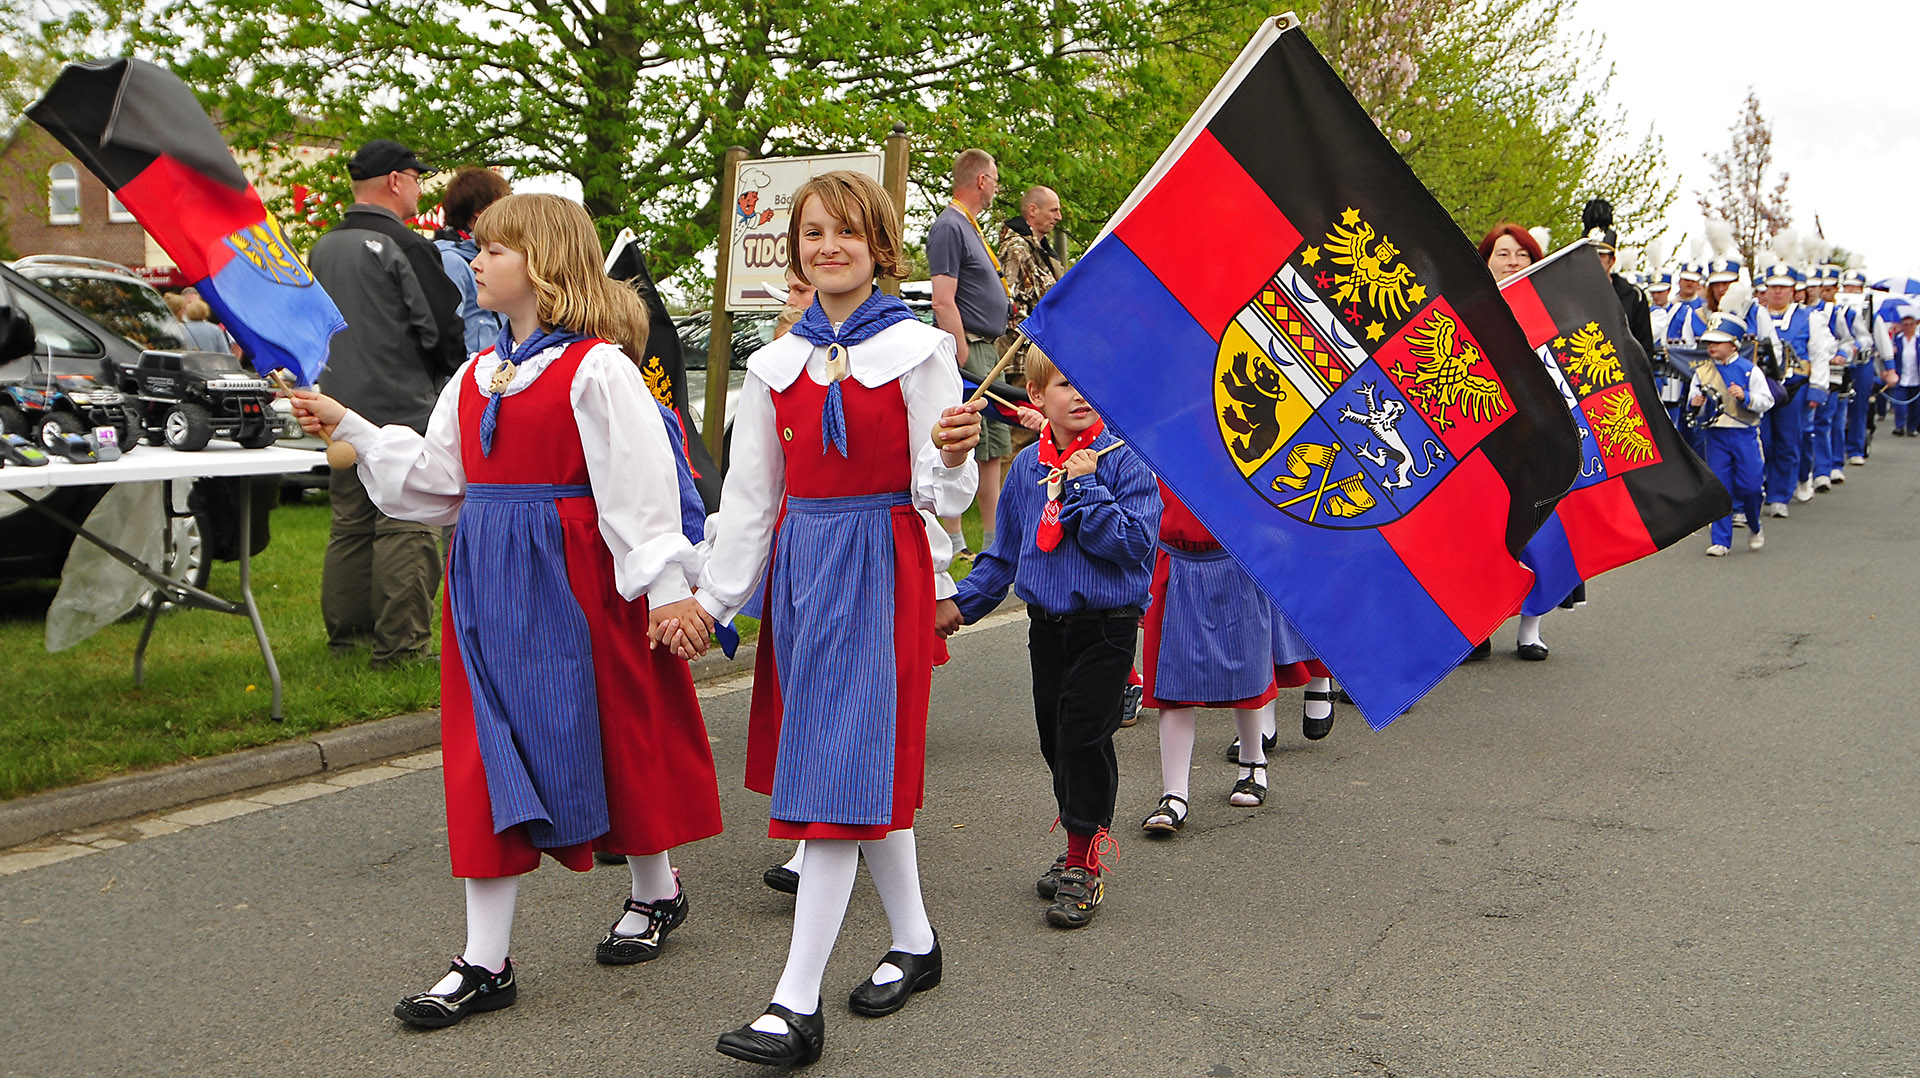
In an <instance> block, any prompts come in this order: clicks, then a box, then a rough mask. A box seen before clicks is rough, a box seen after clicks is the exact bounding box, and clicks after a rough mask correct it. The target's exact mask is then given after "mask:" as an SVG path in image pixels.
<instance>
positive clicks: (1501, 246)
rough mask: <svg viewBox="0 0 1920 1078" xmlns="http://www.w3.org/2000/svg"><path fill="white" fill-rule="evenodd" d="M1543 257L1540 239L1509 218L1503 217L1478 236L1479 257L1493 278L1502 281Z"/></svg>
mask: <svg viewBox="0 0 1920 1078" xmlns="http://www.w3.org/2000/svg"><path fill="white" fill-rule="evenodd" d="M1542 257H1543V255H1542V254H1541V251H1540V242H1539V241H1538V240H1536V239H1534V238H1533V234H1532V233H1530V232H1528V231H1527V230H1526V229H1524V228H1521V227H1520V226H1519V225H1517V224H1514V223H1513V222H1512V221H1502V222H1501V223H1499V224H1497V225H1494V226H1493V228H1492V230H1491V231H1489V232H1488V233H1487V234H1486V236H1484V237H1482V238H1481V240H1480V259H1481V261H1483V262H1485V263H1486V264H1487V271H1488V272H1490V273H1492V274H1493V279H1494V280H1496V281H1504V280H1506V279H1507V278H1508V277H1511V276H1513V275H1514V274H1516V273H1519V272H1520V271H1521V270H1523V269H1526V268H1527V267H1528V266H1531V265H1533V264H1534V263H1535V262H1538V261H1540V259H1541V258H1542Z"/></svg>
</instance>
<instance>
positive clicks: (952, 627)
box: [933, 599, 966, 640]
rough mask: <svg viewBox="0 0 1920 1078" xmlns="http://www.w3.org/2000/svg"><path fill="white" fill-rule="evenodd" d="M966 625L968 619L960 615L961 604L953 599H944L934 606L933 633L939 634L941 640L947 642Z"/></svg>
mask: <svg viewBox="0 0 1920 1078" xmlns="http://www.w3.org/2000/svg"><path fill="white" fill-rule="evenodd" d="M965 623H966V618H965V617H963V616H962V615H961V613H960V604H958V603H956V602H954V601H953V600H952V599H942V600H940V601H939V602H938V603H935V604H934V607H933V631H934V632H935V633H938V634H939V636H940V639H942V640H945V639H946V638H947V637H949V636H952V635H953V634H954V633H955V632H956V631H958V630H959V628H960V626H961V625H963V624H965Z"/></svg>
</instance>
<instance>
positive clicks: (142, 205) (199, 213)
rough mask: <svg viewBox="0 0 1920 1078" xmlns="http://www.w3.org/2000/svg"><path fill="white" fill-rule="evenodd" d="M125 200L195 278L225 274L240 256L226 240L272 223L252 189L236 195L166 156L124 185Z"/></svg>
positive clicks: (183, 270) (185, 273)
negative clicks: (236, 254)
mask: <svg viewBox="0 0 1920 1078" xmlns="http://www.w3.org/2000/svg"><path fill="white" fill-rule="evenodd" d="M119 195H120V202H121V204H122V205H124V206H126V208H127V210H128V211H129V212H130V213H132V214H133V215H134V216H135V217H138V218H139V219H140V220H141V221H143V222H146V223H147V224H146V228H147V231H148V232H149V233H151V234H152V236H153V240H154V242H155V243H158V244H159V245H160V247H161V249H162V250H164V251H166V252H167V254H168V255H170V256H172V258H173V264H174V265H175V266H178V267H179V268H180V272H181V274H182V275H183V276H185V277H186V278H187V279H189V280H194V281H200V280H205V279H206V278H208V277H211V276H213V275H214V274H216V273H219V272H220V270H221V268H222V267H224V266H225V265H226V264H227V263H228V262H231V261H232V260H233V259H234V257H235V254H234V251H233V248H231V247H229V246H227V244H226V243H225V242H224V241H225V237H227V236H229V235H231V234H233V233H235V232H238V231H239V230H241V229H243V228H248V227H251V226H253V225H257V224H259V223H261V222H262V221H264V220H266V216H267V211H266V207H264V206H263V205H261V202H260V196H259V195H258V194H257V193H255V191H254V190H253V188H252V187H248V188H247V189H246V190H245V191H235V190H234V189H233V188H231V187H228V186H226V185H224V184H220V183H215V182H214V181H213V180H210V179H208V178H207V177H206V176H203V175H201V174H200V173H199V172H196V171H194V170H193V169H191V168H188V167H187V166H185V165H183V164H181V163H180V162H178V161H175V160H174V159H173V158H171V157H167V156H164V155H162V156H160V157H157V158H155V159H154V162H153V164H151V165H148V166H147V167H146V168H145V169H143V170H141V172H140V175H138V176H135V177H134V178H133V179H132V180H131V181H129V182H128V183H127V184H125V185H124V186H122V187H121V188H120V191H119Z"/></svg>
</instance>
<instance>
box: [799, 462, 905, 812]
mask: <svg viewBox="0 0 1920 1078" xmlns="http://www.w3.org/2000/svg"><path fill="white" fill-rule="evenodd" d="M909 504H911V502H910V500H909V499H908V497H907V494H906V492H905V491H899V492H896V493H890V494H866V495H856V496H852V497H844V498H795V497H791V496H789V497H788V498H787V512H786V517H785V519H784V520H782V521H781V524H780V534H779V539H778V542H777V545H776V549H775V554H774V561H773V565H772V567H771V568H770V570H769V574H768V575H769V580H768V585H767V600H766V609H767V612H768V615H769V619H768V620H769V625H770V626H771V632H772V636H773V649H774V650H773V655H774V661H775V663H776V665H777V668H778V670H779V672H780V699H781V717H780V749H779V756H778V760H777V763H776V764H775V765H774V775H773V810H772V814H773V817H774V818H775V819H778V820H787V821H790V822H794V823H831V824H843V825H847V826H856V827H861V826H878V825H883V824H887V823H891V822H892V819H893V763H894V761H893V750H894V733H895V722H896V713H897V711H898V707H899V696H900V686H899V676H898V675H899V671H898V668H897V666H896V658H895V655H894V642H893V634H894V617H893V589H894V567H895V564H894V563H895V559H894V549H893V508H894V507H895V506H900V505H909Z"/></svg>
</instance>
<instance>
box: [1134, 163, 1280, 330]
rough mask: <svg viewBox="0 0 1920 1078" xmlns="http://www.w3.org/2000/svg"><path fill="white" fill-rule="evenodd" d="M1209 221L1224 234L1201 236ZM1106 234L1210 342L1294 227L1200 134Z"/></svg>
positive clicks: (1262, 278) (1263, 278)
mask: <svg viewBox="0 0 1920 1078" xmlns="http://www.w3.org/2000/svg"><path fill="white" fill-rule="evenodd" d="M1216 222H1230V223H1231V224H1232V233H1231V234H1228V235H1216V234H1211V233H1209V232H1208V230H1207V228H1206V227H1205V226H1208V225H1210V224H1212V223H1216ZM1114 234H1115V235H1117V236H1118V237H1119V238H1120V240H1121V241H1122V242H1123V243H1125V244H1126V245H1127V248H1128V249H1129V250H1131V251H1132V252H1133V253H1134V256H1135V257H1136V258H1138V259H1139V260H1140V261H1141V262H1143V263H1145V264H1146V266H1147V268H1148V269H1150V270H1152V271H1153V274H1154V276H1156V277H1158V278H1159V279H1160V283H1161V284H1162V285H1163V286H1165V287H1166V289H1167V291H1169V292H1171V293H1173V297H1174V298H1175V299H1177V300H1179V301H1180V305H1181V306H1182V307H1185V308H1186V309H1187V311H1188V312H1189V313H1191V314H1192V315H1193V317H1194V318H1195V320H1197V321H1198V322H1199V323H1200V325H1201V327H1202V328H1204V329H1205V330H1206V331H1207V333H1208V334H1210V335H1211V336H1213V337H1214V338H1215V339H1218V338H1219V336H1220V333H1221V331H1222V330H1224V329H1225V328H1226V325H1227V323H1228V322H1231V321H1233V316H1234V315H1235V314H1236V313H1238V312H1239V310H1240V308H1241V307H1243V306H1245V305H1246V303H1247V301H1248V300H1249V299H1251V298H1252V297H1253V295H1254V293H1255V292H1258V291H1259V290H1260V288H1261V286H1262V285H1265V284H1266V283H1267V280H1268V279H1269V278H1271V277H1272V276H1273V271H1274V267H1275V266H1278V265H1279V264H1280V263H1281V262H1283V261H1285V260H1286V257H1287V256H1288V255H1289V254H1291V253H1292V252H1293V250H1294V248H1296V247H1298V246H1300V232H1299V230H1298V229H1296V228H1294V227H1293V225H1292V223H1291V222H1289V221H1288V220H1287V218H1286V216H1285V215H1283V214H1282V213H1281V212H1280V208H1279V207H1278V206H1275V205H1274V204H1273V200H1272V199H1270V198H1268V197H1267V193H1266V192H1265V191H1264V190H1262V189H1261V187H1260V185H1259V184H1257V183H1255V182H1254V181H1253V178H1252V177H1251V176H1248V175H1247V172H1246V170H1245V169H1243V168H1241V167H1240V162H1238V161H1236V160H1234V158H1233V155H1232V154H1229V153H1228V152H1227V150H1226V148H1225V147H1224V146H1221V145H1220V143H1219V141H1218V140H1216V139H1215V138H1214V137H1213V135H1212V134H1211V133H1209V132H1206V131H1202V132H1201V133H1200V137H1199V138H1197V139H1195V140H1194V142H1193V145H1191V146H1189V147H1188V148H1187V152H1186V153H1184V154H1182V155H1181V156H1180V160H1178V161H1176V162H1175V163H1174V165H1173V167H1172V168H1171V169H1169V170H1168V171H1167V174H1166V175H1165V176H1164V177H1163V178H1162V179H1161V180H1160V182H1159V183H1158V184H1156V185H1155V186H1154V188H1153V190H1152V191H1151V192H1149V193H1148V194H1147V196H1146V197H1145V198H1143V199H1141V200H1140V204H1139V205H1138V206H1135V207H1134V209H1133V212H1132V213H1130V214H1128V215H1127V219H1126V220H1124V221H1122V222H1120V224H1119V225H1118V226H1117V227H1116V228H1115V229H1114ZM1249 240H1252V241H1254V242H1248V241H1249Z"/></svg>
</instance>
